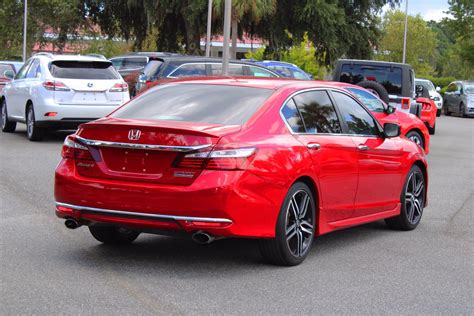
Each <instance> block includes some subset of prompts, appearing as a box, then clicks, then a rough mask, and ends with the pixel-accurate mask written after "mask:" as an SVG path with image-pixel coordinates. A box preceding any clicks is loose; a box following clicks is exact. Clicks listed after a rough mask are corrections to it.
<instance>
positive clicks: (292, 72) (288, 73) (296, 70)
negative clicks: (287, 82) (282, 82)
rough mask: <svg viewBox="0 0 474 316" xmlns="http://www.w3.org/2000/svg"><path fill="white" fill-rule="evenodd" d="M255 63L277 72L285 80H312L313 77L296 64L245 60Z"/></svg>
mask: <svg viewBox="0 0 474 316" xmlns="http://www.w3.org/2000/svg"><path fill="white" fill-rule="evenodd" d="M245 61H250V62H253V63H255V64H257V65H260V66H264V67H267V68H268V69H271V70H273V71H275V72H277V73H278V74H279V75H280V76H281V77H283V78H293V79H300V80H312V79H313V77H312V76H311V75H310V74H308V73H306V72H305V71H304V70H302V69H301V68H300V67H298V66H296V65H295V64H291V63H287V62H283V61H274V60H263V61H257V60H245Z"/></svg>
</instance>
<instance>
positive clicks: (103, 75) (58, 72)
mask: <svg viewBox="0 0 474 316" xmlns="http://www.w3.org/2000/svg"><path fill="white" fill-rule="evenodd" d="M49 71H50V72H51V75H52V76H53V77H55V78H62V79H96V80H112V79H121V77H120V75H119V74H118V73H117V72H116V71H115V69H114V67H113V66H112V63H110V62H108V61H107V62H106V61H75V60H56V61H53V62H52V63H51V64H50V66H49Z"/></svg>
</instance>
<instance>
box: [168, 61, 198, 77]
mask: <svg viewBox="0 0 474 316" xmlns="http://www.w3.org/2000/svg"><path fill="white" fill-rule="evenodd" d="M205 75H206V64H185V65H182V66H181V67H178V68H177V69H176V70H175V71H173V72H172V73H171V74H170V75H169V77H171V78H180V77H197V76H205Z"/></svg>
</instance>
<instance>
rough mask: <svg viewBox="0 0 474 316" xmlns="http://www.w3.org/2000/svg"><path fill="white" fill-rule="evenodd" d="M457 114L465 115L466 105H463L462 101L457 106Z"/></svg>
mask: <svg viewBox="0 0 474 316" xmlns="http://www.w3.org/2000/svg"><path fill="white" fill-rule="evenodd" d="M459 114H461V116H462V117H467V115H466V107H465V106H464V103H461V105H460V106H459Z"/></svg>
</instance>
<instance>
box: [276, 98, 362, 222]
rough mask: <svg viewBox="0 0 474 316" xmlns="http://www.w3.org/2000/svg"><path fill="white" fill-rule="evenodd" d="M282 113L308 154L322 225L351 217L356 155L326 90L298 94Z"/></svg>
mask: <svg viewBox="0 0 474 316" xmlns="http://www.w3.org/2000/svg"><path fill="white" fill-rule="evenodd" d="M281 113H282V115H283V117H284V118H285V119H286V121H287V123H288V125H289V127H290V128H291V130H292V132H293V134H294V136H295V137H296V138H297V139H298V140H299V141H300V142H301V143H303V144H304V145H305V146H306V147H307V148H308V151H309V153H310V155H311V159H312V162H313V166H314V170H315V174H316V177H317V179H318V181H319V190H320V196H321V197H320V199H321V200H320V201H319V206H320V216H321V223H325V222H335V221H338V220H343V219H346V218H348V217H350V216H351V214H352V212H353V204H354V197H355V194H356V190H357V177H358V175H357V153H356V149H355V146H354V143H353V141H352V139H351V137H348V136H346V135H343V134H342V129H341V124H340V122H339V117H338V115H337V112H336V110H335V108H334V105H333V104H332V102H331V99H330V98H329V95H328V93H327V91H326V90H324V89H322V90H310V91H304V92H300V93H298V94H296V95H295V96H293V97H292V98H291V99H289V100H288V101H287V102H286V103H285V105H284V107H283V108H282V111H281Z"/></svg>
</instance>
